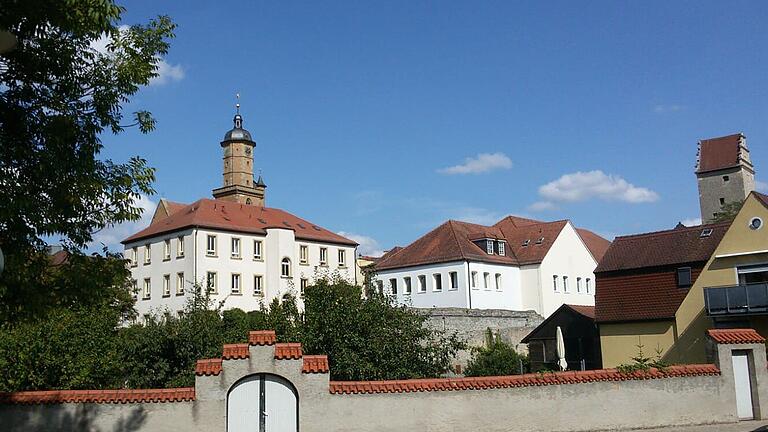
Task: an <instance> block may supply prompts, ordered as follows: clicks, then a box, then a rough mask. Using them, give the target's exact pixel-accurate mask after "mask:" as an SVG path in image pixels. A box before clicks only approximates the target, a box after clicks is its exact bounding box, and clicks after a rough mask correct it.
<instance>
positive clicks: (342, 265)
mask: <svg viewBox="0 0 768 432" xmlns="http://www.w3.org/2000/svg"><path fill="white" fill-rule="evenodd" d="M339 268H342V269H345V268H347V265H346V264H339Z"/></svg>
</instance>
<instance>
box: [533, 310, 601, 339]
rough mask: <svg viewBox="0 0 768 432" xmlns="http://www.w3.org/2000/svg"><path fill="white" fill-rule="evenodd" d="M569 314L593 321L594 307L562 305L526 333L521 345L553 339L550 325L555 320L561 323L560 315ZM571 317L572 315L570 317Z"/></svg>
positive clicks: (561, 317)
mask: <svg viewBox="0 0 768 432" xmlns="http://www.w3.org/2000/svg"><path fill="white" fill-rule="evenodd" d="M566 313H570V314H576V315H580V316H581V317H583V318H584V319H587V320H590V321H594V320H595V307H594V306H581V305H571V304H563V305H561V306H560V307H559V308H557V310H555V311H554V312H552V314H550V315H549V316H548V317H547V319H545V320H544V321H542V323H541V324H539V325H538V326H536V328H535V329H533V330H531V332H530V333H528V334H527V335H526V336H525V337H524V338H523V339H522V340H521V341H520V342H522V343H529V342H530V341H531V340H533V339H551V338H554V337H555V335H554V331H555V329H554V328H552V327H551V326H550V323H552V322H553V321H555V320H557V321H558V324H557V325H560V324H559V321H561V320H562V319H563V318H565V317H563V316H562V315H563V314H566ZM571 316H573V315H571Z"/></svg>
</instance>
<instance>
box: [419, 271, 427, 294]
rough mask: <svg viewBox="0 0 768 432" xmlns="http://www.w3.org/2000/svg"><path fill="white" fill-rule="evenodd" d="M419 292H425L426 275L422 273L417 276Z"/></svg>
mask: <svg viewBox="0 0 768 432" xmlns="http://www.w3.org/2000/svg"><path fill="white" fill-rule="evenodd" d="M419 292H420V293H423V292H427V277H426V276H424V275H421V276H419Z"/></svg>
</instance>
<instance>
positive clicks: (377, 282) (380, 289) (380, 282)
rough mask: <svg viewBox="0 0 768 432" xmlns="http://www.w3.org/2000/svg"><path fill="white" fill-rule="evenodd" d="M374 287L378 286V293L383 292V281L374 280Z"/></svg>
mask: <svg viewBox="0 0 768 432" xmlns="http://www.w3.org/2000/svg"><path fill="white" fill-rule="evenodd" d="M376 287H377V288H378V291H379V294H384V282H382V281H376Z"/></svg>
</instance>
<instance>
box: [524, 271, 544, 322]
mask: <svg viewBox="0 0 768 432" xmlns="http://www.w3.org/2000/svg"><path fill="white" fill-rule="evenodd" d="M541 279H542V278H541V265H540V264H534V265H527V266H522V267H520V285H521V288H520V290H521V292H522V295H521V296H522V303H523V307H522V309H523V310H534V311H536V312H538V313H541V311H542V310H543V309H544V307H543V300H542V297H543V293H542V286H541V282H542V281H541ZM544 288H545V289H546V288H548V287H544Z"/></svg>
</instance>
